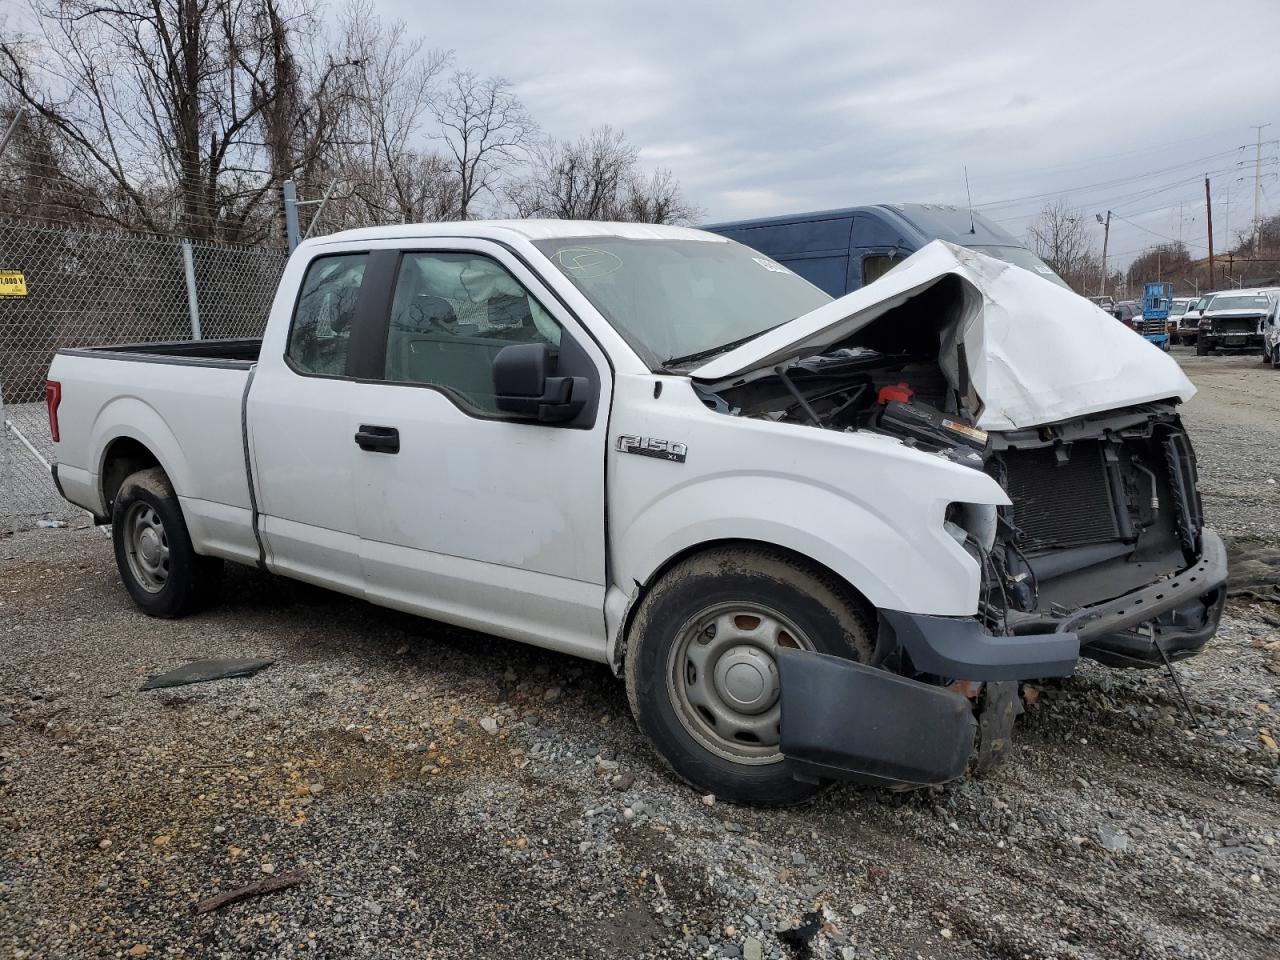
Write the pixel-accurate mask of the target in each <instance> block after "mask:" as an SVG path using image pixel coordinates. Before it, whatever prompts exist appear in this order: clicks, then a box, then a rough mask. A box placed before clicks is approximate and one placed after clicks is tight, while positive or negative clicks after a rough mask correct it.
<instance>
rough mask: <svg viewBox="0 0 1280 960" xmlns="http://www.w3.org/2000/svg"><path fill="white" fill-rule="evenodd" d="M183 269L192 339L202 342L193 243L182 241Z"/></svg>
mask: <svg viewBox="0 0 1280 960" xmlns="http://www.w3.org/2000/svg"><path fill="white" fill-rule="evenodd" d="M182 268H183V272H184V273H186V275H187V312H188V313H190V314H191V339H192V340H201V339H203V338H202V337H201V336H200V300H199V298H198V297H197V296H196V263H195V258H194V257H193V256H192V254H191V241H190V240H183V241H182Z"/></svg>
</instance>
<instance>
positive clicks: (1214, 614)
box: [1009, 527, 1227, 666]
mask: <svg viewBox="0 0 1280 960" xmlns="http://www.w3.org/2000/svg"><path fill="white" fill-rule="evenodd" d="M1226 583H1227V548H1226V545H1225V544H1224V543H1223V542H1222V538H1221V537H1220V536H1218V535H1217V534H1216V533H1215V532H1214V531H1212V530H1210V529H1208V528H1207V527H1206V528H1204V529H1202V530H1201V531H1200V556H1199V557H1198V558H1197V559H1196V562H1195V563H1193V564H1191V565H1190V566H1188V567H1187V568H1185V569H1184V570H1180V571H1178V572H1177V573H1175V574H1173V575H1172V576H1169V577H1166V578H1164V579H1163V580H1157V581H1156V582H1155V583H1151V584H1148V585H1147V586H1145V587H1142V588H1140V589H1138V590H1134V591H1132V592H1131V593H1126V594H1124V595H1123V596H1120V597H1116V598H1115V599H1113V600H1107V601H1105V602H1103V603H1096V604H1092V605H1090V606H1087V607H1081V608H1080V609H1078V610H1075V611H1072V612H1071V613H1069V614H1067V615H1066V616H1064V617H1060V618H1051V617H1043V616H1036V615H1020V616H1018V617H1014V616H1013V615H1011V616H1010V624H1009V625H1010V628H1011V629H1012V630H1013V632H1014V633H1015V634H1017V635H1019V636H1024V635H1025V636H1040V635H1042V634H1044V633H1045V632H1052V633H1069V634H1071V635H1073V636H1075V637H1077V638H1078V639H1079V641H1080V653H1081V655H1082V656H1087V657H1090V658H1092V659H1095V660H1098V661H1100V662H1102V663H1107V664H1110V665H1114V666H1156V665H1158V664H1161V663H1163V662H1164V658H1163V657H1162V656H1161V653H1160V649H1161V648H1163V649H1164V653H1165V655H1167V656H1168V657H1169V659H1170V660H1177V659H1181V658H1184V657H1189V656H1191V655H1192V654H1194V653H1196V652H1198V651H1199V650H1200V648H1201V647H1203V646H1204V645H1205V644H1206V643H1208V642H1209V640H1210V638H1211V637H1212V636H1213V635H1214V633H1215V632H1216V631H1217V629H1218V621H1219V620H1220V619H1221V618H1222V608H1223V606H1224V604H1225V603H1226V595H1227V591H1226Z"/></svg>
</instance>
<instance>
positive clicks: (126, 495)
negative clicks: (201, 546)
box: [111, 467, 222, 618]
mask: <svg viewBox="0 0 1280 960" xmlns="http://www.w3.org/2000/svg"><path fill="white" fill-rule="evenodd" d="M111 538H112V541H113V543H114V545H115V553H116V566H117V567H119V569H120V578H121V579H122V580H123V581H124V586H125V589H126V590H128V591H129V595H130V596H131V597H133V599H134V602H135V603H137V604H138V606H140V607H141V608H142V611H143V612H144V613H146V614H148V615H150V616H153V617H165V618H173V617H181V616H183V615H185V614H187V613H190V612H192V611H193V610H196V609H198V608H199V607H201V606H203V605H204V604H205V603H207V602H208V601H209V600H211V599H212V598H213V596H214V595H215V594H216V592H217V588H218V586H219V583H220V582H221V579H222V561H221V560H218V559H215V558H213V557H202V556H200V555H199V554H198V553H196V552H195V548H194V547H192V545H191V536H190V534H189V533H188V532H187V524H186V521H184V520H183V519H182V507H181V505H180V504H179V503H178V495H177V494H176V493H174V490H173V485H172V484H170V482H169V478H168V477H167V476H165V473H164V471H163V470H161V469H160V468H159V467H152V468H151V469H149V470H139V471H138V472H137V473H134V474H131V475H130V476H128V477H126V478H125V481H124V483H123V484H121V485H120V492H119V493H118V494H116V499H115V503H114V505H113V506H112V510H111Z"/></svg>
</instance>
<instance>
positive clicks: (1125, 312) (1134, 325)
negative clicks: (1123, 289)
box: [1111, 300, 1142, 331]
mask: <svg viewBox="0 0 1280 960" xmlns="http://www.w3.org/2000/svg"><path fill="white" fill-rule="evenodd" d="M1111 315H1112V316H1113V317H1115V318H1116V319H1117V320H1119V321H1120V322H1121V323H1123V324H1124V325H1125V326H1126V327H1128V328H1129V329H1130V330H1134V331H1137V329H1138V324H1139V323H1141V322H1142V303H1141V302H1140V301H1138V300H1121V301H1120V302H1119V303H1117V304H1116V305H1115V306H1114V307H1113V308H1112V310H1111Z"/></svg>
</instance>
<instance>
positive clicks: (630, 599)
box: [606, 537, 876, 676]
mask: <svg viewBox="0 0 1280 960" xmlns="http://www.w3.org/2000/svg"><path fill="white" fill-rule="evenodd" d="M721 549H740V550H768V551H770V552H773V553H779V554H782V555H784V556H786V557H788V558H790V559H792V560H795V561H796V562H798V563H801V564H803V565H804V566H806V567H809V568H810V569H811V570H812V571H813V572H815V573H817V574H819V575H820V576H823V577H828V578H830V579H831V580H832V581H833V582H834V583H837V584H839V586H840V587H841V589H842V590H843V592H844V593H845V599H846V600H847V601H848V602H849V603H850V604H853V605H856V606H861V607H862V608H863V612H864V613H865V615H866V616H867V617H868V619H870V620H872V621H874V620H875V609H876V608H875V605H874V604H873V603H872V602H871V601H870V600H869V599H868V598H867V596H866V594H864V593H863V592H862V591H861V590H859V589H858V587H857V585H855V584H853V583H851V582H850V581H849V580H848V578H847V577H844V576H842V575H841V574H840V572H839V571H837V570H834V569H832V568H831V567H829V566H827V565H826V564H824V563H822V562H820V561H818V560H815V559H814V558H813V557H811V556H809V555H808V554H806V553H803V552H802V551H800V550H796V549H794V548H792V547H789V546H786V545H784V544H781V543H775V542H772V541H769V540H760V539H752V538H747V537H722V538H718V539H712V540H702V541H699V542H697V543H691V544H688V545H687V546H685V547H683V548H682V549H680V550H678V551H676V552H675V553H673V554H672V555H671V556H669V557H667V558H666V559H665V560H664V561H662V562H661V563H660V564H658V566H656V567H655V568H654V569H653V570H651V571H650V572H649V573H648V575H647V576H646V577H645V578H644V580H643V581H633V583H632V589H631V591H630V593H629V594H628V595H626V597H625V600H624V604H625V605H623V604H618V605H617V607H616V609H617V610H619V611H620V612H619V613H618V614H617V616H616V623H613V624H609V625H608V627H609V630H608V633H609V636H608V648H607V650H606V656H607V662H608V664H609V667H610V669H612V670H613V673H614V675H615V676H621V675H622V669H623V665H624V664H625V662H626V652H627V651H626V647H627V636H628V634H629V633H630V630H631V625H632V623H633V622H634V621H635V616H636V611H637V610H639V609H640V604H641V602H642V601H643V600H644V598H645V596H646V595H647V594H648V592H649V591H650V590H652V589H653V587H654V585H655V584H657V583H658V582H660V581H661V580H662V579H663V578H664V577H665V576H666V575H667V574H668V573H669V572H670V571H671V570H672V569H674V568H675V567H677V566H678V565H680V564H681V563H683V562H684V561H686V560H688V559H690V558H691V557H696V556H698V555H700V554H703V553H709V552H710V551H712V550H721Z"/></svg>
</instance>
